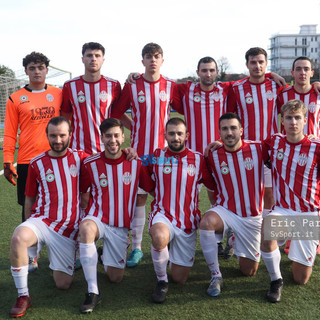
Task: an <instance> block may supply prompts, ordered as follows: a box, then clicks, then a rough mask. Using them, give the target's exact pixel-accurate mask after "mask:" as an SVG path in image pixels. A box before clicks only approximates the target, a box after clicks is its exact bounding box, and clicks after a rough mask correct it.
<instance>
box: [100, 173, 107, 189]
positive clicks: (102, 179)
mask: <svg viewBox="0 0 320 320" xmlns="http://www.w3.org/2000/svg"><path fill="white" fill-rule="evenodd" d="M99 179H100V181H99V183H100V186H101V187H106V186H107V185H108V180H107V179H106V175H105V174H104V173H102V174H101V175H100V177H99Z"/></svg>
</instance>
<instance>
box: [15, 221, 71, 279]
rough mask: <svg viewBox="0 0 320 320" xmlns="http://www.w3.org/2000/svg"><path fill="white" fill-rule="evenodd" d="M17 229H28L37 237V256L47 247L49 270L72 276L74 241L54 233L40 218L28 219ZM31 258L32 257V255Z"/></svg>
mask: <svg viewBox="0 0 320 320" xmlns="http://www.w3.org/2000/svg"><path fill="white" fill-rule="evenodd" d="M19 227H28V228H30V229H31V230H32V231H33V232H34V233H35V235H36V236H37V238H38V243H37V246H36V247H37V248H36V249H37V255H39V253H40V251H41V249H42V248H43V246H44V245H46V246H47V249H48V258H49V261H50V265H49V268H50V269H51V270H55V271H62V272H64V273H66V274H68V275H70V276H72V275H73V272H74V263H75V250H76V241H75V240H73V239H70V238H67V237H65V236H62V235H61V234H59V233H57V232H55V231H54V230H52V229H51V228H49V227H48V226H47V225H46V224H45V223H44V222H43V221H42V218H29V219H28V220H27V221H25V222H23V223H21V224H20V225H19V226H18V227H17V228H19ZM32 248H33V247H31V249H32ZM30 252H31V250H30ZM31 256H32V257H34V256H33V255H31Z"/></svg>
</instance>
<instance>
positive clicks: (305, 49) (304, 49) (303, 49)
mask: <svg viewBox="0 0 320 320" xmlns="http://www.w3.org/2000/svg"><path fill="white" fill-rule="evenodd" d="M302 55H303V56H306V55H307V48H302Z"/></svg>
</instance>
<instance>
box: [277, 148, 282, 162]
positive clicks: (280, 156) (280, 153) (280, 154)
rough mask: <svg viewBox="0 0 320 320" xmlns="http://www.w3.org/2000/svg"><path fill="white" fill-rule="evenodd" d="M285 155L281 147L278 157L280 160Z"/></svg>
mask: <svg viewBox="0 0 320 320" xmlns="http://www.w3.org/2000/svg"><path fill="white" fill-rule="evenodd" d="M283 157H284V154H283V149H279V150H278V153H277V159H278V160H282V159H283Z"/></svg>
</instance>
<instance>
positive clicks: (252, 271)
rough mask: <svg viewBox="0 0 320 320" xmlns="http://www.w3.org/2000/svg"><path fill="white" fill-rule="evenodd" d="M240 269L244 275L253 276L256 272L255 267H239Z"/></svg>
mask: <svg viewBox="0 0 320 320" xmlns="http://www.w3.org/2000/svg"><path fill="white" fill-rule="evenodd" d="M240 270H241V272H242V274H243V275H244V276H245V277H253V276H255V275H256V273H257V269H256V268H241V267H240Z"/></svg>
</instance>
